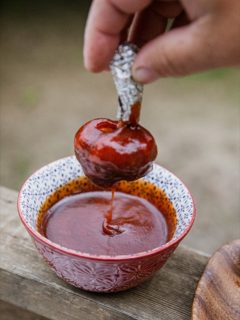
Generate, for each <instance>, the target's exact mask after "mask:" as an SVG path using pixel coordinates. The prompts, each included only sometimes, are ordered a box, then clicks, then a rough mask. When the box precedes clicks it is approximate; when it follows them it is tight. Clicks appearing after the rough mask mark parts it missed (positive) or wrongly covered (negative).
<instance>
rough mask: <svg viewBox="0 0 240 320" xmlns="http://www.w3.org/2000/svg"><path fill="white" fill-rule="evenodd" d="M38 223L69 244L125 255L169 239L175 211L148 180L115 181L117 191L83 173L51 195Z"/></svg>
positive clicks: (52, 237) (50, 235)
mask: <svg viewBox="0 0 240 320" xmlns="http://www.w3.org/2000/svg"><path fill="white" fill-rule="evenodd" d="M113 196H114V201H112V199H113ZM37 226H38V231H39V232H40V233H41V234H43V235H44V236H45V237H47V238H48V239H49V240H51V241H53V242H55V243H57V244H60V245H62V246H64V247H66V248H69V249H74V250H77V251H81V252H85V253H89V254H94V255H124V254H134V253H138V252H143V251H147V250H151V249H154V248H157V247H159V246H161V245H162V244H164V243H166V242H167V241H169V240H170V239H171V238H172V236H173V234H174V231H175V226H176V215H175V210H174V208H173V206H172V204H171V202H170V201H169V199H168V198H167V197H166V195H165V193H164V192H163V191H162V190H160V189H158V188H157V187H156V186H155V185H153V184H151V183H149V182H146V181H142V180H138V181H133V182H127V181H121V182H119V183H116V184H115V188H114V195H113V194H112V192H111V190H107V191H102V190H101V189H100V188H98V187H97V186H96V185H94V184H93V183H92V182H91V181H90V180H89V179H88V178H87V177H81V178H79V179H77V180H74V181H72V182H70V183H68V184H66V185H64V186H63V187H61V188H59V189H58V190H57V191H56V192H55V193H54V194H52V195H51V196H50V197H49V198H48V199H47V201H46V202H45V203H44V204H43V206H42V208H41V210H40V212H39V215H38V220H37Z"/></svg>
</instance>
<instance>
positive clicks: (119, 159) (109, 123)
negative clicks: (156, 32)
mask: <svg viewBox="0 0 240 320" xmlns="http://www.w3.org/2000/svg"><path fill="white" fill-rule="evenodd" d="M136 52H137V48H136V46H134V45H133V44H129V43H126V44H123V45H120V46H119V47H118V50H117V52H116V53H115V56H114V58H113V61H112V62H111V65H110V67H111V71H112V74H113V79H114V82H115V85H116V88H117V92H118V97H119V109H118V119H119V121H114V120H109V119H94V120H91V121H89V122H87V123H86V124H84V125H83V126H82V127H80V129H79V130H78V132H77V133H76V135H75V140H74V148H75V154H76V157H77V159H78V161H79V162H80V164H81V165H82V168H83V170H84V173H85V174H86V176H87V177H88V178H89V179H90V180H91V181H92V182H94V183H95V184H97V185H99V186H101V187H110V186H112V185H113V184H114V183H115V182H117V181H120V180H128V181H131V180H136V179H139V178H141V177H142V176H144V175H145V174H146V173H147V172H149V171H150V170H151V168H152V162H153V160H154V159H155V158H156V156H157V146H156V143H155V140H154V138H153V136H152V135H151V133H150V132H149V131H147V130H146V129H145V128H144V127H142V126H140V125H139V124H138V121H139V114H140V107H141V100H142V89H143V88H142V85H140V84H138V83H136V82H135V81H134V80H133V79H132V78H131V66H132V63H133V61H134V58H135V56H136Z"/></svg>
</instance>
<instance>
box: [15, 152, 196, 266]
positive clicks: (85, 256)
mask: <svg viewBox="0 0 240 320" xmlns="http://www.w3.org/2000/svg"><path fill="white" fill-rule="evenodd" d="M67 158H69V157H66V158H62V159H58V160H56V161H53V162H51V163H54V162H57V161H59V160H64V159H67ZM51 163H49V164H51ZM49 164H47V165H45V166H43V167H42V168H40V169H38V170H36V171H35V172H34V173H33V174H32V175H31V176H33V175H35V174H36V173H38V172H39V171H40V170H42V169H43V168H44V167H46V166H48V165H49ZM156 165H157V166H158V167H160V168H162V169H163V170H165V171H167V172H169V173H170V174H171V175H172V176H173V177H174V178H176V179H178V180H179V181H180V182H181V183H182V185H183V186H184V187H185V189H186V191H187V192H188V193H189V195H190V198H191V201H192V204H193V213H192V219H191V221H190V223H189V225H188V226H187V227H186V229H185V230H184V232H183V233H182V234H181V235H180V236H179V237H178V238H176V239H175V240H170V241H168V242H167V243H165V244H164V245H162V246H160V247H157V248H154V249H152V250H148V251H142V252H139V253H135V254H131V255H116V256H107V255H93V254H89V253H85V252H80V251H76V250H72V249H68V248H66V247H62V246H61V245H58V244H57V243H55V242H52V241H51V240H49V239H47V238H45V237H44V236H42V235H41V234H40V233H39V232H37V231H35V230H33V229H32V228H31V227H30V226H29V225H28V224H27V222H26V220H25V218H24V214H23V212H22V210H21V208H20V197H21V194H22V190H23V188H24V186H25V184H26V183H27V182H28V180H29V178H30V177H31V176H29V177H28V178H27V179H26V181H25V182H24V184H23V185H22V187H21V189H20V191H19V193H18V199H17V209H18V214H19V217H20V220H21V221H22V223H23V225H24V227H25V228H26V229H27V231H28V233H29V234H30V235H31V236H33V237H34V239H36V240H37V241H39V242H41V243H42V244H45V245H47V246H49V247H50V248H51V249H53V250H54V251H57V252H60V253H63V254H65V255H69V256H73V257H78V258H81V259H86V260H95V261H102V262H106V261H113V262H114V261H115V262H118V261H129V260H135V259H139V258H145V257H151V256H153V255H156V254H158V253H160V252H162V251H164V250H166V249H168V248H170V247H173V246H175V245H177V244H178V243H179V242H180V241H181V240H183V238H184V237H185V236H186V235H187V234H188V232H189V231H190V230H191V228H192V225H193V223H194V220H195V217H196V205H195V202H194V199H193V196H192V194H191V192H190V191H189V190H188V188H187V187H186V185H185V183H183V182H182V180H181V179H179V178H178V177H177V176H176V175H175V174H173V173H172V172H171V171H169V170H168V169H165V168H164V167H162V166H160V165H159V164H156Z"/></svg>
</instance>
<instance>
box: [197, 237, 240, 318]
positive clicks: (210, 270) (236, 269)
mask: <svg viewBox="0 0 240 320" xmlns="http://www.w3.org/2000/svg"><path fill="white" fill-rule="evenodd" d="M192 319H193V320H208V319H218V320H239V319H240V240H235V241H233V242H232V243H230V244H228V245H225V246H223V247H222V248H220V249H219V250H218V251H217V252H216V253H215V254H214V255H213V256H212V257H211V259H210V260H209V262H208V264H207V267H206V269H205V271H204V273H203V275H202V277H201V280H200V282H199V284H198V287H197V291H196V295H195V298H194V303H193V310H192Z"/></svg>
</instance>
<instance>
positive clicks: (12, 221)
mask: <svg viewBox="0 0 240 320" xmlns="http://www.w3.org/2000/svg"><path fill="white" fill-rule="evenodd" d="M16 199H17V193H16V192H15V191H11V190H9V189H6V188H1V189H0V208H1V210H0V257H1V259H0V284H1V285H0V300H2V302H5V303H7V304H12V305H14V306H16V307H21V308H22V309H25V310H28V311H31V312H34V313H35V314H38V315H41V316H43V317H47V318H49V319H52V320H65V319H68V320H72V319H81V320H85V319H86V320H96V319H102V320H103V319H104V320H105V319H113V320H115V319H116V320H118V319H129V320H130V319H131V320H133V319H141V320H144V319H146V320H147V319H148V320H154V319H161V320H165V319H167V320H171V319H174V320H176V319H179V320H180V319H184V320H186V319H190V318H191V307H192V301H193V297H194V292H195V289H196V285H197V282H198V280H199V278H200V276H201V274H202V272H203V270H204V268H205V266H206V263H207V261H208V256H206V255H204V254H201V253H199V252H195V251H192V250H190V249H187V248H185V247H181V246H180V247H179V248H178V249H177V250H176V252H175V253H174V254H173V255H172V257H171V258H170V259H169V261H168V262H167V264H166V265H165V266H164V268H162V269H161V270H160V271H159V272H158V273H157V274H156V275H155V276H154V277H153V279H152V280H149V281H147V282H146V283H144V284H142V285H140V286H139V287H137V288H135V289H131V290H129V291H126V292H121V293H117V294H96V293H95V294H94V293H89V292H84V291H82V290H79V289H77V288H74V287H72V286H70V285H67V284H66V283H64V282H63V281H62V280H61V279H59V278H57V276H56V275H55V274H54V273H53V272H52V271H51V270H50V269H49V268H48V266H47V265H46V264H45V263H44V262H43V260H42V258H41V257H40V256H39V255H38V253H37V251H36V249H35V247H34V246H33V244H32V242H31V239H30V237H29V235H28V234H27V232H26V231H25V230H24V227H23V226H22V225H21V223H20V220H19V218H18V215H17V210H16Z"/></svg>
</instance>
